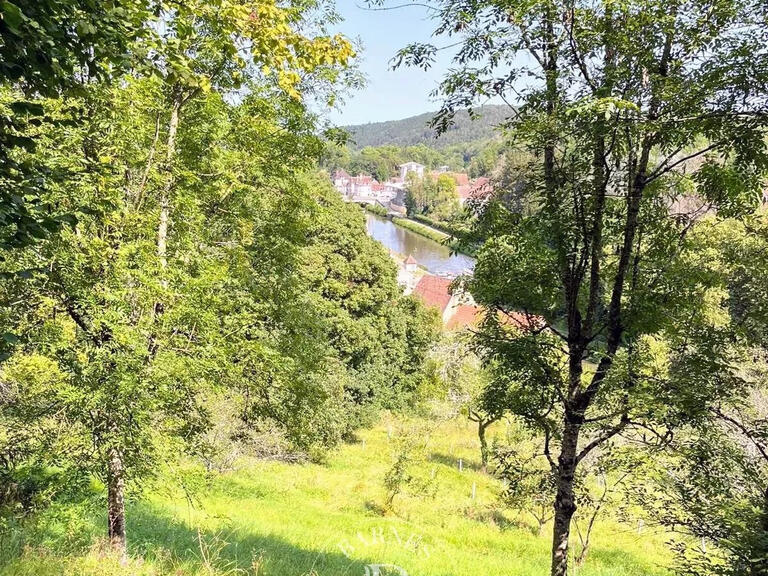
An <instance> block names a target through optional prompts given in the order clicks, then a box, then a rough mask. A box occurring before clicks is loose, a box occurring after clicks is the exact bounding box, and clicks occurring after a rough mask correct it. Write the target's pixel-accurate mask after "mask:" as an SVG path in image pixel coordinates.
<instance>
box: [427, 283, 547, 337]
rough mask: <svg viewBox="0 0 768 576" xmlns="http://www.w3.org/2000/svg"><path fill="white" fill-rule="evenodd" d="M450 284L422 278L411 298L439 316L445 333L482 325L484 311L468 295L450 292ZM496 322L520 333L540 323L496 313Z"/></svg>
mask: <svg viewBox="0 0 768 576" xmlns="http://www.w3.org/2000/svg"><path fill="white" fill-rule="evenodd" d="M451 282H452V280H451V279H450V278H443V277H442V276H430V275H427V276H424V277H422V278H421V280H419V282H418V284H416V287H415V288H414V289H413V294H414V295H416V297H417V298H419V299H421V301H422V302H424V304H425V305H426V306H428V307H432V308H436V309H437V310H438V311H439V312H440V317H441V318H442V320H443V326H444V327H445V329H446V330H451V331H453V330H463V329H465V328H470V327H473V326H477V325H478V324H480V322H482V320H483V317H484V315H485V309H484V308H481V307H480V306H477V305H476V304H475V303H474V301H473V300H472V297H471V296H470V295H469V294H461V293H455V294H452V293H451V291H450V288H451ZM498 318H499V322H500V323H501V324H503V325H506V326H510V327H514V328H517V329H519V330H522V331H531V330H535V329H537V328H540V327H541V326H542V323H543V319H542V318H540V317H538V316H531V315H528V314H525V313H523V312H517V311H512V312H509V313H503V312H499V316H498Z"/></svg>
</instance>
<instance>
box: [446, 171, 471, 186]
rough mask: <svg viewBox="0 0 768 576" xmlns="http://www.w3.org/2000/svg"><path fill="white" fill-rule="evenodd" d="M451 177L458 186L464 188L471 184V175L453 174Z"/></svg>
mask: <svg viewBox="0 0 768 576" xmlns="http://www.w3.org/2000/svg"><path fill="white" fill-rule="evenodd" d="M450 175H451V176H452V177H453V179H454V180H456V185H457V186H464V185H465V184H469V175H467V174H466V173H464V172H451V173H450Z"/></svg>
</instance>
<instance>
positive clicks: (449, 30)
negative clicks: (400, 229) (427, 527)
mask: <svg viewBox="0 0 768 576" xmlns="http://www.w3.org/2000/svg"><path fill="white" fill-rule="evenodd" d="M435 9H436V19H437V21H438V25H437V28H436V30H435V32H436V35H437V36H438V37H439V36H442V35H444V36H454V35H457V36H459V44H460V48H459V49H458V52H457V54H456V56H455V58H454V62H455V66H454V68H453V69H452V70H451V72H449V73H448V75H447V76H446V78H445V80H444V81H443V83H442V84H441V86H440V88H439V90H438V92H439V94H440V95H441V96H443V98H444V106H443V108H442V110H441V111H440V112H439V113H438V115H437V116H436V118H435V124H436V125H437V126H438V127H440V128H442V129H445V128H447V127H448V125H449V124H450V121H451V118H452V116H453V114H454V113H455V111H456V109H457V108H458V107H462V106H472V105H473V104H474V103H475V102H476V101H477V100H478V99H482V98H484V97H490V96H495V97H500V98H504V99H506V100H507V101H508V102H509V103H510V119H511V123H512V126H513V138H514V140H515V142H516V143H517V144H518V145H519V146H521V147H524V148H527V149H528V151H529V152H530V153H531V154H532V155H533V156H534V158H535V160H534V162H533V163H532V165H531V167H530V169H529V170H527V175H526V177H527V179H526V181H525V188H526V195H527V198H528V200H529V201H528V202H526V204H528V205H534V206H536V209H535V213H534V214H532V215H531V214H520V213H518V212H517V211H516V210H515V209H514V207H511V206H509V205H505V203H504V202H503V195H502V194H501V192H500V193H499V198H498V200H499V201H497V202H492V203H490V204H489V203H485V202H484V203H482V204H477V205H476V206H475V209H476V210H477V213H478V215H479V217H480V218H479V222H480V226H481V227H482V229H483V232H484V233H485V234H487V235H489V238H490V239H489V241H488V242H487V243H486V245H485V247H484V248H483V249H482V250H481V251H480V253H479V254H478V265H477V267H476V269H475V276H474V279H473V280H471V281H470V283H469V286H470V289H471V290H472V292H473V294H474V296H475V298H476V299H477V300H478V301H479V302H481V303H483V304H485V305H486V306H488V307H489V308H491V309H492V310H498V311H501V312H502V316H501V317H502V318H504V315H503V313H504V312H507V313H511V312H512V311H513V310H514V309H518V310H523V311H524V312H526V313H528V314H529V315H531V316H533V315H535V316H539V317H541V318H542V319H543V325H542V326H543V327H542V326H539V325H538V324H536V323H532V322H523V323H522V324H523V325H522V326H518V328H520V329H519V330H518V329H515V328H514V324H515V323H516V322H515V316H514V315H510V316H509V320H507V321H499V320H498V318H499V317H498V316H497V315H495V314H491V315H488V319H489V321H488V322H487V323H486V326H485V330H484V336H485V338H483V339H482V340H481V342H482V343H483V346H485V348H486V350H487V352H488V354H489V357H491V358H493V359H494V361H496V362H499V363H500V364H503V363H505V362H506V365H507V367H508V369H509V370H510V372H512V373H514V374H515V376H516V377H517V378H516V381H518V382H522V388H521V395H522V396H521V398H520V401H518V402H516V406H517V409H518V410H519V413H520V414H521V415H523V416H524V417H525V418H527V419H528V421H529V422H530V423H531V424H532V425H534V426H537V427H538V428H539V429H541V430H542V432H543V433H544V434H545V436H546V439H547V446H548V454H550V455H551V456H550V457H551V462H550V463H551V466H552V468H553V471H554V473H555V476H556V479H557V494H556V497H555V500H554V509H555V519H554V530H553V543H552V574H553V575H554V576H561V575H563V574H565V573H566V572H567V565H568V545H569V536H570V527H571V519H572V517H573V514H574V512H575V509H576V505H575V501H574V475H575V474H576V472H577V468H578V466H579V463H580V462H581V461H582V460H583V459H584V458H585V457H586V456H587V455H589V454H590V453H592V452H593V451H594V450H596V449H599V448H600V447H601V446H602V445H603V444H604V443H605V442H608V441H609V440H610V439H611V438H613V437H615V436H616V435H619V434H629V433H631V432H632V431H633V430H638V429H642V428H649V429H651V430H653V431H654V432H656V433H658V434H659V437H660V438H661V439H663V438H664V432H663V431H664V430H667V429H668V428H674V427H675V426H677V425H678V424H680V423H681V422H684V421H686V420H687V419H690V418H694V417H695V416H696V415H697V414H701V413H703V412H704V411H705V405H706V404H707V403H708V402H712V401H714V400H716V399H717V398H718V397H721V396H722V395H724V394H730V393H732V392H733V389H734V388H736V387H737V383H738V377H737V375H736V374H734V370H733V366H732V362H733V361H734V358H735V356H734V354H735V351H734V348H733V341H732V340H731V338H730V337H729V336H728V333H729V332H728V330H727V329H726V328H725V326H727V325H728V324H729V322H728V321H727V320H726V321H725V322H724V323H723V317H722V316H721V315H720V314H721V313H722V312H723V310H722V306H713V303H716V302H717V298H716V296H715V295H716V294H717V293H719V292H721V291H722V290H723V285H724V284H723V283H724V280H723V279H722V278H721V277H720V276H719V275H718V272H717V270H716V269H713V268H712V267H711V266H709V265H707V262H705V261H702V257H701V255H700V254H699V253H698V251H699V250H701V249H702V248H701V246H700V245H698V242H699V241H700V238H697V240H696V242H694V238H693V237H692V235H691V233H690V232H691V230H692V228H695V224H694V222H695V216H696V214H695V212H696V210H697V209H698V210H699V212H704V211H707V210H717V211H718V213H719V214H721V215H740V214H744V213H745V212H749V211H750V210H752V209H754V207H755V206H756V205H757V204H758V202H759V198H760V195H761V191H762V179H763V177H764V174H765V169H766V166H768V160H767V158H766V150H765V130H764V129H765V125H766V120H767V118H768V107H767V106H766V94H768V90H766V88H767V85H766V81H768V77H767V76H766V70H768V68H767V67H766V61H767V55H766V45H767V44H766V40H768V38H767V37H766V36H767V35H768V30H767V29H766V27H765V26H764V18H765V16H766V12H765V11H766V6H765V5H764V3H761V2H756V1H754V0H739V1H737V2H732V1H724V0H673V1H671V2H670V1H664V2H661V1H658V2H657V1H650V2H649V1H643V2H640V1H637V2H635V1H629V2H613V1H610V0H605V1H600V2H582V1H578V0H569V1H559V0H537V1H534V2H526V3H516V4H510V3H507V2H495V1H483V2H475V3H470V4H468V3H466V2H462V1H455V0H445V1H442V2H437V3H436V5H435ZM437 50H438V47H437V46H434V45H431V44H415V45H412V46H409V47H407V48H405V49H404V50H403V51H402V52H401V53H400V54H399V57H398V63H407V64H411V65H419V66H429V65H430V63H431V62H432V61H433V60H434V57H435V54H436V53H437ZM713 312H714V314H713ZM725 316H726V318H727V316H728V315H727V312H726V313H725ZM659 346H661V347H662V348H661V349H660V348H659ZM658 362H660V364H657V363H658ZM659 365H661V366H664V367H665V368H664V370H663V373H661V374H659V373H658V372H657V369H658V366H659ZM662 398H663V405H662V404H660V403H659V400H660V399H662ZM660 430H661V431H660Z"/></svg>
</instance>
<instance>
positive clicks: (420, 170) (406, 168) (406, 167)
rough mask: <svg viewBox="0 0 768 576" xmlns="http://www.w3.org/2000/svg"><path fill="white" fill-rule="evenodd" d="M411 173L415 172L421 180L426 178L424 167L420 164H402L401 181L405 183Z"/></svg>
mask: <svg viewBox="0 0 768 576" xmlns="http://www.w3.org/2000/svg"><path fill="white" fill-rule="evenodd" d="M409 172H414V173H415V174H416V175H417V176H418V177H419V178H423V177H424V165H423V164H419V163H418V162H406V163H405V164H400V179H401V180H402V181H405V177H406V176H407V175H408V173H409Z"/></svg>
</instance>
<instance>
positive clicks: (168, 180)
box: [157, 91, 182, 268]
mask: <svg viewBox="0 0 768 576" xmlns="http://www.w3.org/2000/svg"><path fill="white" fill-rule="evenodd" d="M181 102H182V96H181V91H177V92H176V95H175V96H174V98H173V104H172V106H171V119H170V120H169V121H168V145H167V149H166V152H165V170H166V175H165V182H164V183H163V191H162V194H161V195H160V222H159V224H158V227H157V255H158V256H159V258H160V265H161V266H162V267H163V268H165V267H166V266H167V265H168V257H167V242H168V217H169V212H170V205H171V201H170V197H171V189H172V188H173V157H174V155H175V153H176V131H177V130H178V128H179V110H180V109H181Z"/></svg>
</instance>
